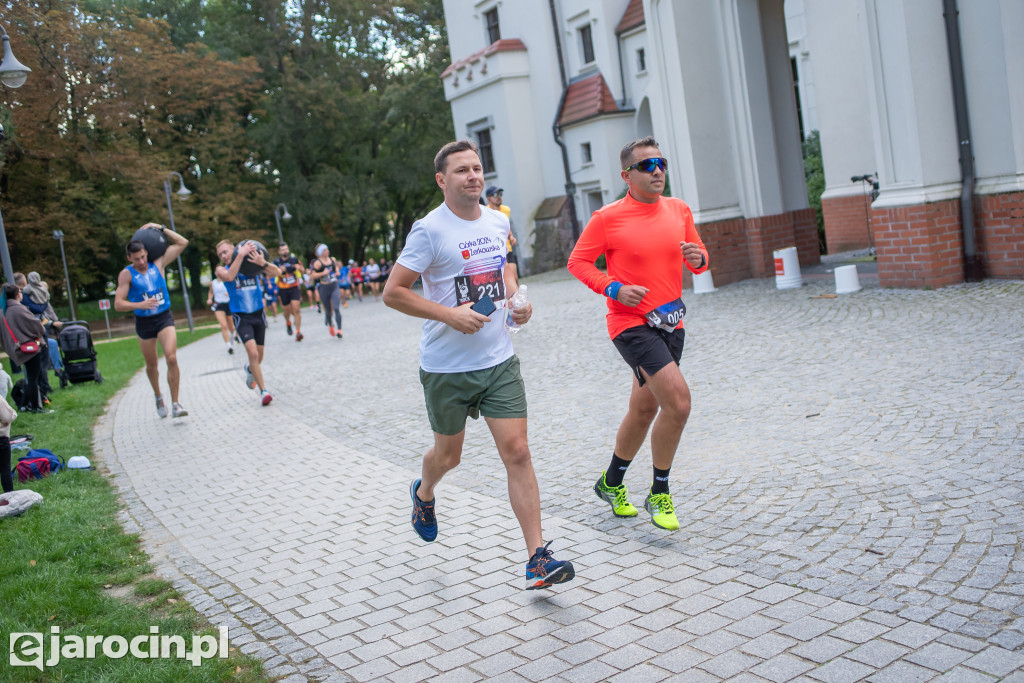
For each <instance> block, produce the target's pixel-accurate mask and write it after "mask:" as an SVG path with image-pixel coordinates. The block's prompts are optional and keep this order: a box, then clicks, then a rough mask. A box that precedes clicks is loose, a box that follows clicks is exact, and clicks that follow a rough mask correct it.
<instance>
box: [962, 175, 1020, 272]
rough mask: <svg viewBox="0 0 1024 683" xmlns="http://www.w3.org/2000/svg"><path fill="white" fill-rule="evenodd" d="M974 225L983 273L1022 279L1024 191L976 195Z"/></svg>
mask: <svg viewBox="0 0 1024 683" xmlns="http://www.w3.org/2000/svg"><path fill="white" fill-rule="evenodd" d="M974 225H975V237H976V245H977V249H978V256H979V257H981V259H982V261H983V263H984V268H985V275H986V277H994V278H1008V279H1015V280H1017V279H1024V192H1010V193H1005V194H996V195H980V196H977V197H975V198H974Z"/></svg>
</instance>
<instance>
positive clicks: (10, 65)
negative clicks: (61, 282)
mask: <svg viewBox="0 0 1024 683" xmlns="http://www.w3.org/2000/svg"><path fill="white" fill-rule="evenodd" d="M0 38H2V39H3V43H4V58H3V60H2V61H0V82H3V84H4V85H6V86H7V87H8V88H20V87H21V86H22V85H23V84H24V83H25V79H26V78H28V75H29V73H30V72H31V71H32V69H30V68H28V67H27V66H25V65H24V64H22V63H21V62H19V61H18V60H17V59H15V57H14V54H13V53H12V52H11V39H10V38H8V37H7V31H5V30H4V27H3V26H0ZM3 130H4V129H3V127H2V126H0V140H3V139H4V134H3ZM0 260H2V261H3V266H4V279H5V280H7V282H11V283H13V282H14V267H13V266H12V265H11V252H10V251H9V250H8V249H7V233H6V232H5V231H4V217H3V214H2V213H0Z"/></svg>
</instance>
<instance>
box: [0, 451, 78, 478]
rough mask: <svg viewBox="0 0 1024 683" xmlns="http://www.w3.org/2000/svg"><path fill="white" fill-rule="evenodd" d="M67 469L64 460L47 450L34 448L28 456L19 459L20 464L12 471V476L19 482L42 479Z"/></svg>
mask: <svg viewBox="0 0 1024 683" xmlns="http://www.w3.org/2000/svg"><path fill="white" fill-rule="evenodd" d="M64 467H65V463H64V459H63V458H61V457H60V456H59V455H55V454H54V453H53V451H51V450H49V449H47V448H33V449H32V450H30V451H29V452H28V455H23V456H21V457H20V458H18V464H17V465H15V466H14V469H12V470H11V476H17V477H18V481H21V482H25V481H28V480H29V479H42V478H43V477H45V476H46V475H48V474H52V473H54V472H60V471H61V470H63V469H64Z"/></svg>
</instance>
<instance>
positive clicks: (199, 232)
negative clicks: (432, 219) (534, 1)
mask: <svg viewBox="0 0 1024 683" xmlns="http://www.w3.org/2000/svg"><path fill="white" fill-rule="evenodd" d="M8 6H9V7H10V8H11V9H10V12H9V14H10V16H9V17H5V20H6V21H9V22H10V24H9V26H8V28H9V32H10V33H11V36H12V47H14V48H15V51H16V53H17V54H18V56H19V59H21V60H22V61H23V62H25V63H26V64H27V65H28V66H29V67H30V68H32V70H33V72H32V75H31V76H30V78H29V80H28V82H27V83H26V84H25V86H24V87H22V88H21V89H19V90H18V91H17V99H13V100H8V102H7V103H6V104H5V105H3V106H0V121H2V122H3V123H4V126H5V130H6V131H7V133H8V139H7V140H6V141H4V142H3V143H2V145H0V187H2V188H3V189H4V193H3V198H4V205H3V207H2V208H3V211H4V218H5V220H6V223H7V226H8V230H7V233H8V238H9V240H10V243H11V253H12V259H13V262H14V267H15V270H18V271H23V272H29V271H32V270H36V271H38V272H39V273H40V274H41V275H42V276H43V279H44V280H47V281H49V282H50V283H51V287H52V289H53V290H54V292H55V301H56V303H57V304H63V303H64V301H65V300H66V297H65V294H64V292H63V287H62V283H63V279H64V278H63V268H62V265H61V261H60V255H59V249H58V247H57V243H56V242H55V241H54V240H53V239H52V238H51V233H52V231H53V230H55V229H61V230H63V231H64V233H65V246H66V249H67V257H68V267H69V270H70V275H71V280H72V283H73V284H74V286H75V288H76V298H78V297H81V298H85V299H98V298H102V297H103V296H104V295H105V291H104V290H105V289H106V285H107V283H108V282H110V281H111V280H112V279H114V277H115V274H116V273H117V272H118V270H120V269H121V268H122V267H123V266H124V263H125V259H124V253H123V244H124V242H125V241H126V240H127V238H128V237H129V236H130V235H131V234H132V233H133V232H134V230H135V229H136V228H137V227H138V226H139V225H141V224H142V223H144V222H146V221H149V220H153V221H156V222H159V223H164V224H169V222H170V216H169V215H168V213H167V211H168V210H167V206H166V198H165V193H164V187H163V181H164V179H165V178H167V177H168V174H169V173H170V172H171V171H177V172H179V173H181V174H182V175H183V176H184V178H185V182H186V184H187V186H188V187H189V189H190V190H192V192H193V194H192V196H191V198H190V199H189V200H188V201H179V200H177V199H174V200H173V211H174V224H175V227H176V229H177V230H178V232H180V233H182V234H183V235H185V236H186V237H187V238H188V239H189V240H190V246H189V248H188V249H186V250H185V252H184V254H183V255H182V261H183V262H184V265H185V267H186V268H187V269H188V270H189V272H190V275H191V280H192V282H193V285H192V288H191V292H190V294H191V296H192V299H193V300H194V301H198V300H200V298H201V296H202V292H201V286H200V285H199V279H200V277H199V276H200V274H201V272H203V270H204V268H205V267H206V264H207V263H208V262H213V261H214V260H215V255H214V251H213V247H214V245H215V244H216V242H217V241H219V240H220V239H223V238H227V239H231V240H232V241H237V240H239V239H241V238H243V237H254V238H256V239H260V240H262V241H264V243H266V244H273V243H275V242H276V234H277V229H276V226H275V221H274V207H275V206H276V205H277V204H278V202H284V203H285V204H286V205H287V206H288V209H289V212H290V213H291V214H292V215H293V216H294V219H293V220H292V221H290V222H283V223H282V225H281V227H282V230H283V232H284V234H285V237H286V239H287V240H288V241H289V242H290V243H291V244H292V248H293V251H294V252H296V253H298V254H300V255H307V254H308V253H309V252H310V251H311V250H312V248H313V246H314V245H315V244H316V243H317V242H320V241H326V242H327V243H328V244H329V245H330V246H331V247H332V249H333V251H334V253H336V254H337V255H338V256H339V257H344V258H359V259H363V258H365V257H366V256H367V254H370V253H379V254H386V255H387V256H388V257H394V255H395V252H396V251H397V250H398V249H399V248H400V247H401V245H402V244H403V243H404V239H405V236H406V235H407V233H408V230H409V229H410V227H411V225H412V222H413V221H414V220H415V219H416V218H417V217H419V216H420V215H422V214H423V213H425V212H426V211H427V210H429V209H430V208H431V207H432V205H435V204H436V203H438V202H439V201H440V199H441V197H440V193H439V190H438V188H437V187H436V184H435V183H434V180H433V173H432V168H431V167H432V159H433V155H434V153H435V152H436V150H437V149H438V148H439V147H440V146H441V145H442V144H444V143H445V142H447V141H448V140H450V139H451V138H452V137H453V131H452V121H451V115H450V109H449V106H448V103H447V102H446V101H445V98H444V93H443V89H442V85H441V82H440V78H439V74H440V72H441V71H442V70H443V68H444V66H445V64H446V62H447V60H448V44H447V37H446V34H445V31H444V28H443V11H442V2H441V0H405V1H389V2H376V1H371V0H260V2H257V3H253V2H252V1H251V0H120V1H119V2H117V3H111V2H103V1H101V0H25V2H18V3H14V4H13V6H11V5H10V4H8ZM7 92H8V94H10V93H11V92H13V91H7ZM173 182H174V184H173V187H172V188H171V189H172V194H173V192H174V191H176V190H177V181H176V180H175V181H173Z"/></svg>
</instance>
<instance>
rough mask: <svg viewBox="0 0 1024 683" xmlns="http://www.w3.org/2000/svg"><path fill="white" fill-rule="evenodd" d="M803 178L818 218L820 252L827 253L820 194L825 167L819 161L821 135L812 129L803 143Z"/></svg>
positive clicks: (808, 196) (808, 200)
mask: <svg viewBox="0 0 1024 683" xmlns="http://www.w3.org/2000/svg"><path fill="white" fill-rule="evenodd" d="M803 153H804V179H805V180H806V182H807V203H808V204H809V205H810V207H811V208H812V209H814V214H815V216H816V217H817V219H818V245H819V246H820V247H821V253H822V254H827V253H828V245H827V244H826V243H825V216H824V214H822V212H821V194H822V193H823V192H824V191H825V168H824V166H823V165H822V162H821V137H820V136H819V135H818V131H816V130H812V131H811V134H810V135H808V136H807V139H806V140H804V144H803Z"/></svg>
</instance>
